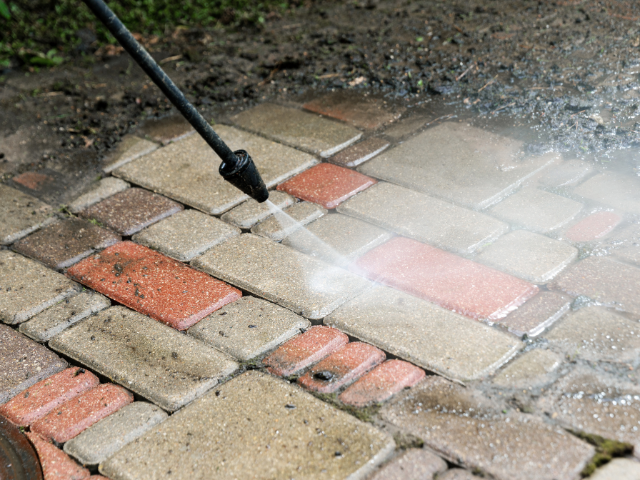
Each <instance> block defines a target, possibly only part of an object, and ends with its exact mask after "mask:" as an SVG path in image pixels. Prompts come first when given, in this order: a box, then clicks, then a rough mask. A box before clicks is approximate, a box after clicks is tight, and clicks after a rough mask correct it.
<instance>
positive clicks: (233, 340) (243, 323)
mask: <svg viewBox="0 0 640 480" xmlns="http://www.w3.org/2000/svg"><path fill="white" fill-rule="evenodd" d="M310 326H311V322H309V320H306V319H304V318H302V317H300V316H299V315H296V314H295V313H293V312H292V311H291V310H287V309H286V308H282V307H279V306H277V305H274V304H273V303H270V302H267V301H266V300H262V299H260V298H255V297H242V298H240V299H239V300H236V301H235V302H233V303H230V304H228V305H226V306H224V307H222V308H221V309H220V310H218V311H217V312H214V313H212V314H211V315H209V316H208V317H206V318H204V319H203V320H201V321H200V322H198V323H197V324H196V325H194V326H193V327H191V328H190V329H189V330H188V331H187V333H188V334H189V335H191V336H193V337H195V338H197V339H198V340H201V341H203V342H204V343H206V344H207V345H211V346H212V347H214V348H217V349H218V350H220V351H222V352H224V353H226V354H228V355H231V356H232V357H234V358H236V359H238V360H240V361H245V362H246V361H248V360H251V359H252V358H255V357H257V356H259V355H262V354H264V353H266V352H268V351H269V350H272V349H274V348H275V347H277V346H278V345H280V344H281V343H284V342H285V341H287V340H289V339H290V338H291V337H293V336H294V335H297V334H298V333H300V331H301V330H306V329H307V328H309V327H310Z"/></svg>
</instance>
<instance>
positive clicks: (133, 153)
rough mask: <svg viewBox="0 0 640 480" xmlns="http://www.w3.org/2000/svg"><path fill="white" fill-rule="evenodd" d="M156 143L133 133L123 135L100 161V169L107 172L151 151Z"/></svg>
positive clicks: (155, 146) (156, 145)
mask: <svg viewBox="0 0 640 480" xmlns="http://www.w3.org/2000/svg"><path fill="white" fill-rule="evenodd" d="M158 146H159V145H158V144H157V143H153V142H150V141H149V140H145V139H144V138H140V137H136V136H134V135H125V136H124V137H122V140H120V143H119V144H118V145H117V146H116V148H115V149H113V150H112V151H110V152H109V153H108V154H107V155H106V156H105V158H104V160H103V161H102V170H104V171H105V172H106V173H109V172H111V171H113V170H115V169H116V168H118V167H121V166H122V165H124V164H125V163H129V162H130V161H132V160H135V159H136V158H140V157H142V156H143V155H146V154H148V153H151V152H153V151H154V150H155V149H156V148H158Z"/></svg>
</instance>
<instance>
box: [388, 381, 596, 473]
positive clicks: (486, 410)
mask: <svg viewBox="0 0 640 480" xmlns="http://www.w3.org/2000/svg"><path fill="white" fill-rule="evenodd" d="M380 414H381V416H382V418H383V419H384V420H385V421H387V422H389V423H391V424H392V425H394V426H396V427H397V428H400V429H402V430H404V431H405V432H408V433H411V434H412V435H415V436H417V437H419V438H421V439H422V440H423V441H424V442H425V445H426V446H428V447H429V448H431V449H433V450H434V451H435V452H436V453H437V454H438V455H442V456H443V457H444V458H446V459H448V460H451V461H454V462H455V463H456V464H457V465H461V466H463V467H466V468H469V469H478V470H480V471H482V472H486V474H489V475H491V476H493V477H494V478H496V479H497V480H513V479H516V478H517V479H519V480H556V479H560V478H563V479H564V478H566V479H577V478H580V472H581V471H582V469H583V468H584V467H585V465H586V464H587V462H588V461H589V460H590V459H591V457H592V456H593V454H594V453H595V450H594V448H593V447H592V446H591V445H588V444H587V443H585V442H583V441H582V440H579V439H578V438H576V437H574V436H572V435H570V434H568V433H566V432H564V431H563V430H562V429H560V428H557V427H553V426H550V425H547V424H545V423H544V422H543V421H542V420H541V419H538V418H536V417H535V416H533V415H524V414H520V413H514V412H510V413H506V414H505V413H502V408H500V406H499V405H496V404H494V403H492V402H491V401H489V400H488V399H487V398H486V397H484V396H483V395H482V394H480V393H479V392H478V391H477V390H474V389H471V388H464V387H462V386H460V385H457V384H454V383H452V382H449V381H447V380H445V379H444V378H442V377H428V378H427V379H425V380H424V381H423V382H422V383H421V384H420V385H417V386H416V387H415V388H413V389H411V390H409V391H407V392H405V393H404V394H401V395H399V396H398V398H397V399H395V400H394V401H392V402H391V403H390V404H388V405H386V406H384V407H383V408H382V410H381V411H380Z"/></svg>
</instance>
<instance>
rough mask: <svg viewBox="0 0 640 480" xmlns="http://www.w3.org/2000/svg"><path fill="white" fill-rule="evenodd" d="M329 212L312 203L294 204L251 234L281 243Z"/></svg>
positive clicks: (263, 223)
mask: <svg viewBox="0 0 640 480" xmlns="http://www.w3.org/2000/svg"><path fill="white" fill-rule="evenodd" d="M326 213H327V211H326V210H325V209H324V208H322V207H319V206H318V205H316V204H315V203H311V202H300V203H294V204H293V205H291V206H290V207H287V208H285V209H284V210H283V213H280V212H276V213H275V214H274V215H272V216H271V217H269V218H267V219H266V220H265V221H263V222H261V223H259V224H258V225H256V226H255V227H253V228H252V229H251V233H254V234H256V235H260V236H261V237H266V238H270V239H271V240H274V241H276V242H279V241H281V240H282V239H283V238H284V237H286V236H287V235H290V234H291V233H294V232H295V231H297V230H300V229H302V227H304V226H305V225H307V224H308V223H310V222H313V221H314V220H317V219H318V218H320V217H322V216H323V215H325V214H326Z"/></svg>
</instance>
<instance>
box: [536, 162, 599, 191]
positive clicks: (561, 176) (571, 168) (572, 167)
mask: <svg viewBox="0 0 640 480" xmlns="http://www.w3.org/2000/svg"><path fill="white" fill-rule="evenodd" d="M592 170H593V167H592V166H591V165H590V164H588V163H587V162H583V161H581V160H575V159H574V160H567V161H565V162H562V163H559V164H557V165H553V166H552V167H549V168H548V169H547V171H546V172H545V174H544V175H543V176H542V177H541V178H540V183H541V184H542V185H544V186H546V187H552V188H558V187H566V186H568V185H574V184H576V183H578V182H579V181H580V180H582V179H583V178H584V177H586V176H587V175H588V174H589V173H591V171H592Z"/></svg>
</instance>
